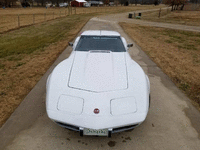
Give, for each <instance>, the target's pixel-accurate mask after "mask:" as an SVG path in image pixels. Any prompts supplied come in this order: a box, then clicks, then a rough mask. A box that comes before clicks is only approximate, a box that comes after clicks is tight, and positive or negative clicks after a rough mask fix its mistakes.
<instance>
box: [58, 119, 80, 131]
mask: <svg viewBox="0 0 200 150" xmlns="http://www.w3.org/2000/svg"><path fill="white" fill-rule="evenodd" d="M55 123H56V124H58V125H59V126H61V127H63V128H67V129H69V130H73V131H79V127H77V126H74V125H70V124H66V123H62V122H56V121H55Z"/></svg>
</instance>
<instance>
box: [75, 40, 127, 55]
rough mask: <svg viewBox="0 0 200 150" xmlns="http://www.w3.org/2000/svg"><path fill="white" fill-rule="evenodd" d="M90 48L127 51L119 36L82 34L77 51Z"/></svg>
mask: <svg viewBox="0 0 200 150" xmlns="http://www.w3.org/2000/svg"><path fill="white" fill-rule="evenodd" d="M89 50H110V51H112V52H125V51H126V50H125V47H124V45H123V43H122V40H121V38H120V37H119V36H81V38H80V40H79V42H78V44H77V46H76V49H75V51H89Z"/></svg>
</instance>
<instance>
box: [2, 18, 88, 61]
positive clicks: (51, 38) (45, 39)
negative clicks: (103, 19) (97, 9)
mask: <svg viewBox="0 0 200 150" xmlns="http://www.w3.org/2000/svg"><path fill="white" fill-rule="evenodd" d="M88 17H89V15H88V14H86V15H81V16H80V15H73V16H69V17H67V18H62V19H57V20H54V21H51V22H47V23H43V24H41V25H35V26H30V27H26V28H21V29H19V30H15V31H12V32H10V33H7V34H2V35H0V58H5V57H8V56H11V57H9V60H17V59H19V60H20V58H17V57H16V55H20V54H30V53H33V52H34V51H36V50H43V49H44V47H47V46H49V45H50V44H52V43H55V42H57V41H59V40H62V39H63V38H65V37H66V35H67V34H68V33H69V31H70V30H72V29H73V28H75V25H74V24H78V23H80V22H81V21H83V19H85V18H88Z"/></svg>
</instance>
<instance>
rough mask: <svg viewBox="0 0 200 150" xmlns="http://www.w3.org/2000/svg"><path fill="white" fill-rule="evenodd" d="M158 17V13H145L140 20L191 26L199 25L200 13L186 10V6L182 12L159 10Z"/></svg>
mask: <svg viewBox="0 0 200 150" xmlns="http://www.w3.org/2000/svg"><path fill="white" fill-rule="evenodd" d="M199 7H200V6H199ZM158 16H159V11H154V12H146V13H143V14H142V20H148V21H154V22H166V23H174V24H183V25H191V26H199V25H200V11H199V10H197V9H195V10H193V11H191V10H189V9H187V6H186V8H185V10H184V11H180V10H176V11H173V12H171V8H169V9H165V10H164V9H163V10H162V9H161V14H160V18H159V17H158Z"/></svg>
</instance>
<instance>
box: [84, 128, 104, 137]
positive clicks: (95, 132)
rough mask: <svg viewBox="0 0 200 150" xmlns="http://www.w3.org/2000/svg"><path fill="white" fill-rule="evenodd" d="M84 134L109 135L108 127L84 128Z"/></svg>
mask: <svg viewBox="0 0 200 150" xmlns="http://www.w3.org/2000/svg"><path fill="white" fill-rule="evenodd" d="M83 134H84V135H98V136H108V129H100V130H95V129H85V128H84V129H83Z"/></svg>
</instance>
